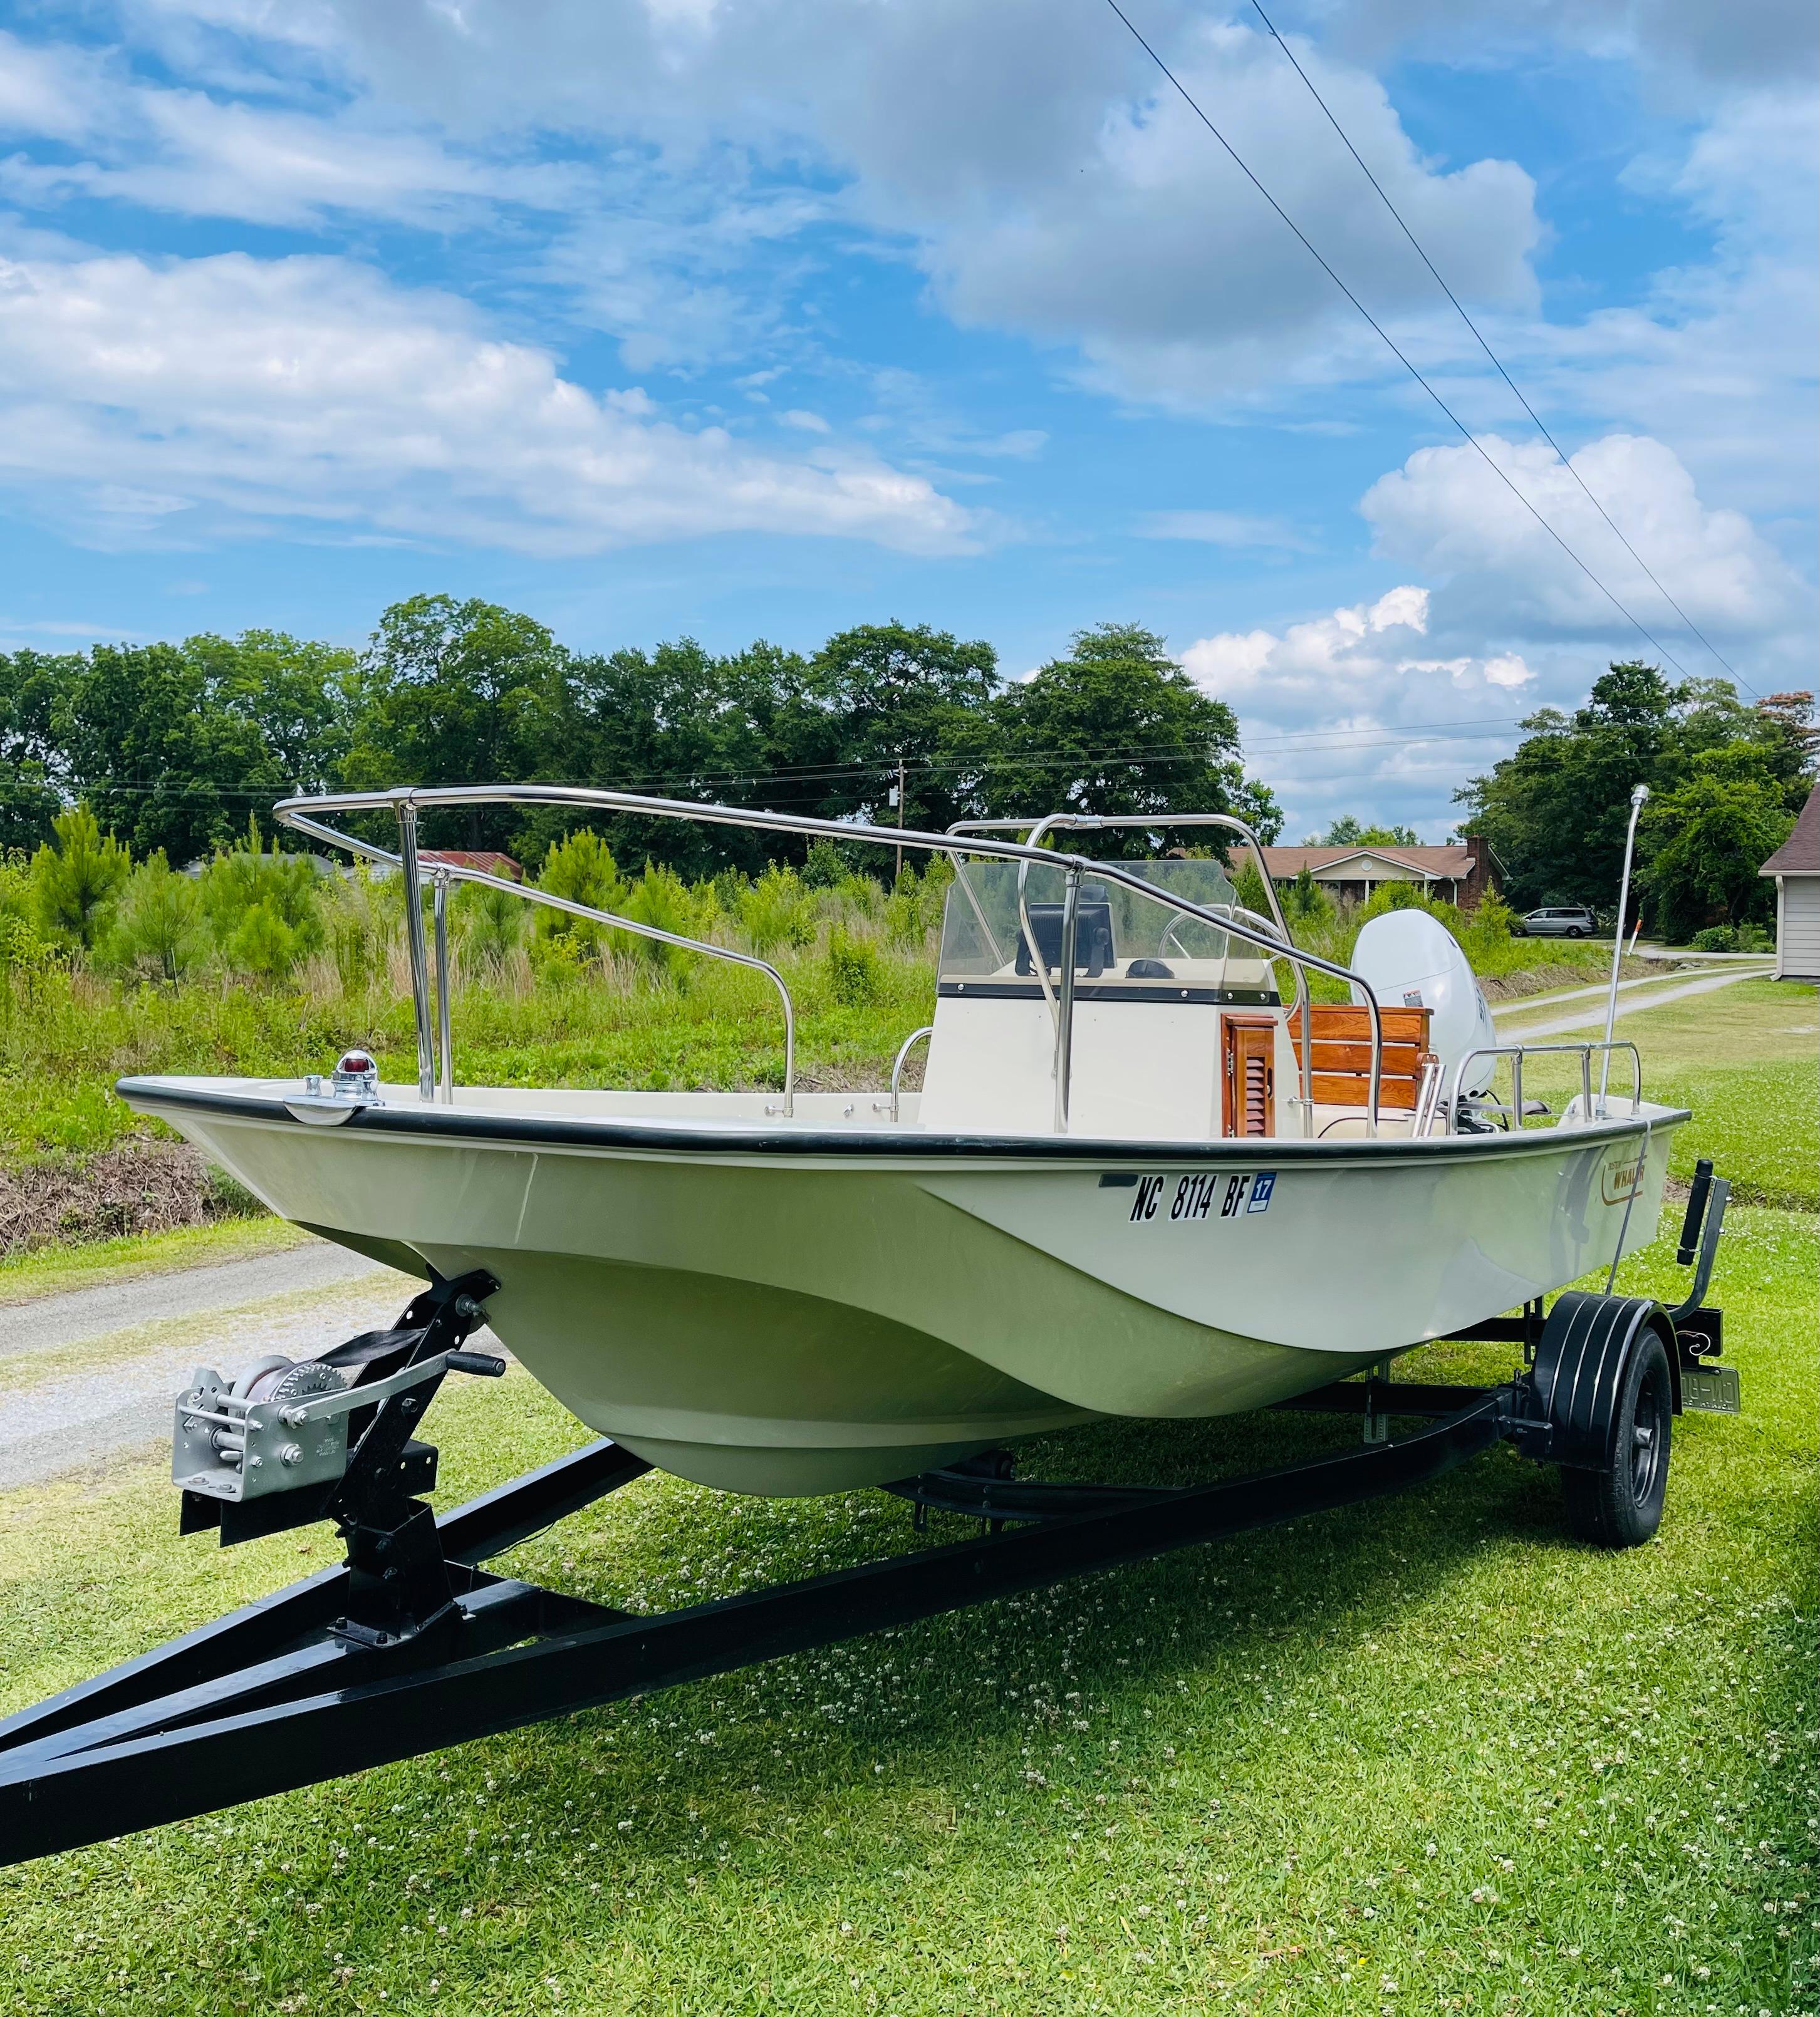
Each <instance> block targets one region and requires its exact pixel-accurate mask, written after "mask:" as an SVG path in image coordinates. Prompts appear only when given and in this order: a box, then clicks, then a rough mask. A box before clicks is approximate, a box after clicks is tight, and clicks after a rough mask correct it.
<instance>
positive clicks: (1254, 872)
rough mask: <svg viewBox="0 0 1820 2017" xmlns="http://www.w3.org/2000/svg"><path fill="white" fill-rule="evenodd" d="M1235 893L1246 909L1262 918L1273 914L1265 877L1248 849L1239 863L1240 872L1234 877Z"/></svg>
mask: <svg viewBox="0 0 1820 2017" xmlns="http://www.w3.org/2000/svg"><path fill="white" fill-rule="evenodd" d="M1233 894H1234V895H1235V896H1236V897H1237V898H1238V900H1239V901H1240V904H1243V905H1244V907H1245V909H1247V910H1248V911H1253V912H1255V914H1256V915H1258V917H1260V918H1268V917H1269V916H1270V915H1271V910H1270V893H1269V890H1268V889H1266V888H1265V887H1264V879H1263V877H1262V875H1259V874H1258V864H1257V863H1256V862H1255V861H1253V860H1252V859H1251V854H1250V852H1249V851H1247V853H1246V854H1245V857H1244V860H1243V861H1241V862H1240V864H1239V872H1238V874H1237V875H1235V876H1234V877H1233Z"/></svg>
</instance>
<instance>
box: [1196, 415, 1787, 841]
mask: <svg viewBox="0 0 1820 2017" xmlns="http://www.w3.org/2000/svg"><path fill="white" fill-rule="evenodd" d="M1485 446H1486V449H1488V451H1489V452H1490V453H1491V454H1492V455H1493V457H1494V458H1495V460H1497V462H1498V464H1499V465H1500V467H1503V468H1504V469H1505V470H1506V471H1508V472H1509V474H1511V477H1512V478H1513V479H1514V480H1515V482H1517V484H1518V485H1519V487H1520V488H1521V489H1522V490H1523V491H1524V492H1525V493H1526V494H1527V495H1528V496H1530V497H1531V498H1532V499H1533V500H1534V501H1535V502H1536V503H1537V506H1538V507H1540V510H1541V511H1543V512H1544V514H1545V515H1546V516H1547V518H1549V520H1550V521H1551V522H1552V523H1553V524H1555V525H1557V526H1558V527H1559V528H1560V529H1562V531H1563V532H1564V533H1565V534H1566V536H1568V537H1569V539H1570V540H1571V541H1572V543H1573V544H1574V545H1575V546H1576V547H1577V548H1578V549H1579V550H1580V551H1581V552H1582V553H1583V554H1584V555H1585V557H1587V559H1588V561H1591V563H1592V565H1594V566H1595V567H1596V568H1598V572H1600V573H1601V574H1602V576H1604V577H1605V579H1607V580H1609V582H1611V583H1612V586H1613V587H1614V588H1615V589H1616V590H1617V591H1618V592H1619V593H1620V594H1621V595H1622V596H1623V597H1624V599H1625V600H1626V601H1627V602H1628V603H1629V604H1630V606H1631V607H1632V608H1634V609H1635V610H1636V612H1637V613H1638V615H1640V616H1641V617H1642V619H1643V620H1644V621H1645V622H1648V623H1650V625H1651V627H1652V629H1654V630H1656V634H1657V635H1658V636H1659V637H1662V638H1663V639H1664V640H1666V641H1667V642H1668V643H1669V644H1670V648H1672V649H1673V650H1674V651H1675V653H1676V655H1677V656H1678V657H1679V658H1680V659H1681V663H1682V665H1683V666H1685V668H1686V669H1687V670H1688V671H1689V672H1692V673H1699V674H1702V675H1718V674H1720V673H1721V667H1720V666H1719V665H1718V664H1717V662H1715V661H1713V659H1711V658H1710V656H1708V655H1706V653H1705V652H1704V650H1703V648H1702V647H1700V646H1699V644H1697V643H1696V642H1695V640H1692V639H1691V638H1690V637H1688V636H1687V634H1686V633H1685V632H1683V631H1682V630H1681V629H1680V627H1679V624H1678V619H1676V618H1675V616H1674V612H1672V611H1671V610H1670V609H1668V608H1667V607H1666V605H1664V604H1663V603H1662V601H1661V600H1660V597H1659V595H1658V594H1657V591H1656V590H1654V589H1653V588H1652V587H1651V586H1650V585H1649V583H1648V580H1647V579H1646V578H1645V576H1643V575H1642V574H1641V572H1640V570H1639V569H1638V567H1637V564H1636V562H1635V561H1633V560H1632V559H1631V558H1630V556H1629V555H1628V554H1626V553H1625V552H1624V550H1623V547H1622V546H1621V545H1620V543H1619V542H1618V540H1617V539H1616V536H1615V535H1614V534H1613V533H1612V532H1611V530H1610V529H1609V527H1607V526H1606V525H1605V524H1604V522H1603V521H1602V520H1601V519H1600V518H1598V514H1597V513H1596V511H1594V507H1592V505H1591V504H1590V503H1588V502H1587V499H1586V496H1585V494H1584V493H1583V492H1582V491H1581V490H1580V488H1579V486H1578V485H1576V483H1575V482H1574V481H1573V475H1572V474H1571V473H1570V472H1569V470H1568V469H1567V468H1566V467H1565V466H1564V465H1563V464H1562V462H1561V461H1560V460H1559V459H1558V457H1557V456H1555V454H1554V453H1553V452H1552V451H1551V449H1548V448H1547V446H1545V445H1544V444H1541V443H1529V444H1523V445H1513V444H1512V443H1511V442H1507V441H1504V440H1503V439H1501V438H1499V437H1497V436H1496V435H1493V436H1490V437H1488V438H1486V441H1485ZM1574 467H1575V468H1576V469H1577V470H1578V471H1580V474H1581V475H1582V476H1583V478H1585V480H1586V482H1587V486H1588V487H1589V488H1590V489H1591V490H1592V491H1593V493H1594V495H1595V496H1598V498H1599V499H1600V500H1601V501H1602V503H1604V504H1605V507H1606V509H1607V510H1608V511H1609V512H1610V513H1611V514H1612V518H1614V519H1616V521H1617V522H1618V524H1619V525H1621V526H1623V529H1624V530H1625V532H1626V533H1627V535H1628V536H1629V537H1630V539H1631V541H1632V543H1633V544H1634V545H1635V546H1636V547H1638V550H1640V551H1641V552H1642V553H1645V554H1647V555H1648V557H1649V560H1650V564H1651V565H1652V567H1653V568H1655V570H1656V573H1657V574H1658V575H1659V576H1660V577H1661V579H1663V581H1664V582H1665V583H1668V584H1669V585H1670V587H1671V588H1672V590H1673V592H1674V596H1675V598H1676V600H1677V601H1678V602H1679V603H1680V604H1681V607H1682V608H1683V609H1685V611H1686V612H1687V613H1688V615H1689V616H1690V617H1692V619H1693V620H1694V621H1695V622H1696V623H1698V624H1699V626H1700V628H1701V629H1702V630H1703V632H1704V633H1706V636H1707V637H1709V638H1710V639H1711V640H1713V643H1714V644H1716V645H1717V647H1718V648H1719V649H1720V650H1721V651H1724V652H1725V653H1726V654H1727V655H1728V658H1730V659H1732V662H1733V663H1734V664H1735V666H1737V667H1738V669H1739V672H1740V673H1741V674H1742V677H1743V678H1744V679H1745V680H1746V681H1747V682H1748V683H1749V684H1750V685H1753V686H1754V687H1756V688H1757V690H1758V691H1761V692H1768V691H1771V690H1772V689H1773V688H1775V687H1789V686H1791V685H1794V684H1807V680H1808V679H1809V677H1810V668H1809V653H1810V649H1811V646H1810V638H1811V613H1810V604H1811V591H1810V590H1808V589H1807V586H1806V584H1805V583H1803V582H1802V581H1801V579H1800V577H1799V576H1797V575H1796V574H1795V572H1793V569H1792V568H1789V565H1788V564H1787V563H1786V561H1784V560H1783V559H1782V557H1781V556H1780V555H1779V554H1778V553H1777V552H1776V551H1775V549H1774V548H1773V547H1771V546H1770V545H1769V544H1768V543H1767V542H1766V541H1765V540H1764V539H1763V538H1762V537H1761V536H1760V534H1758V533H1757V531H1756V530H1755V529H1754V528H1753V526H1752V525H1751V524H1750V521H1749V520H1748V519H1746V518H1744V517H1743V515H1742V514H1740V513H1739V512H1736V511H1716V510H1713V509H1711V508H1710V507H1707V506H1706V505H1705V504H1703V503H1702V502H1701V500H1700V498H1699V494H1698V492H1697V490H1696V489H1695V485H1694V482H1693V479H1692V477H1691V476H1690V475H1689V474H1688V471H1686V469H1685V467H1683V466H1682V465H1681V463H1680V461H1679V460H1677V458H1676V456H1674V453H1672V452H1671V451H1670V449H1667V448H1666V447H1664V446H1663V444H1662V443H1661V442H1657V441H1653V440H1650V439H1648V438H1642V437H1638V436H1634V435H1608V436H1606V437H1605V438H1602V439H1601V440H1599V441H1596V442H1592V443H1591V444H1589V445H1588V446H1587V447H1586V448H1584V449H1582V450H1581V451H1580V453H1579V454H1577V455H1576V456H1575V457H1574ZM1360 511H1361V512H1362V513H1363V516H1364V517H1365V518H1366V520H1367V523H1368V524H1369V525H1370V526H1371V529H1372V531H1373V534H1374V540H1375V543H1376V547H1377V549H1378V552H1379V554H1381V555H1382V556H1383V557H1385V558H1386V559H1388V560H1390V561H1394V562H1396V564H1397V565H1398V566H1399V568H1409V569H1410V570H1411V571H1413V572H1418V573H1421V574H1423V575H1425V576H1428V577H1429V580H1430V582H1431V583H1432V586H1424V585H1419V584H1417V583H1411V582H1406V583H1404V584H1403V585H1402V586H1398V587H1396V588H1393V589H1392V590H1389V591H1388V593H1386V594H1383V595H1381V596H1380V597H1378V598H1377V599H1376V600H1375V601H1371V602H1363V603H1360V604H1356V605H1354V606H1352V607H1350V608H1341V609H1335V610H1333V611H1331V612H1329V613H1327V615H1321V616H1317V617H1314V618H1312V619H1309V620H1308V621H1305V622H1298V623H1291V624H1289V625H1287V626H1285V627H1284V628H1283V629H1282V630H1268V629H1258V630H1251V631H1243V632H1229V633H1222V634H1220V635H1218V636H1215V637H1207V638H1203V639H1201V640H1200V641H1199V642H1198V643H1196V644H1192V645H1190V647H1189V648H1188V649H1187V650H1186V651H1184V652H1183V655H1182V662H1183V665H1184V666H1186V668H1187V669H1188V671H1189V672H1190V674H1191V675H1192V676H1193V677H1194V678H1195V679H1196V680H1197V681H1198V682H1199V683H1200V684H1201V685H1202V686H1203V687H1205V688H1206V689H1207V690H1208V691H1209V692H1211V693H1213V694H1215V695H1217V696H1218V697H1219V698H1221V699H1222V700H1225V701H1227V702H1230V704H1231V705H1233V707H1234V708H1235V709H1237V712H1238V714H1239V716H1240V720H1241V722H1242V723H1243V724H1244V730H1245V737H1246V748H1247V752H1248V757H1249V759H1250V761H1251V763H1252V765H1253V766H1254V767H1255V769H1256V770H1257V771H1258V774H1260V775H1261V776H1262V777H1263V778H1266V780H1267V781H1269V783H1270V784H1272V785H1273V786H1275V787H1276V788H1277V790H1278V791H1279V792H1280V793H1281V794H1282V796H1284V800H1285V802H1286V803H1287V805H1288V806H1289V808H1290V810H1291V820H1290V824H1291V828H1292V830H1294V831H1295V832H1302V831H1304V830H1305V829H1309V828H1319V827H1322V826H1324V825H1325V824H1327V823H1328V822H1329V821H1331V819H1332V818H1333V817H1335V816H1336V815H1337V814H1340V813H1342V812H1352V813H1356V814H1363V815H1367V816H1370V817H1374V818H1378V819H1381V820H1385V821H1404V822H1407V823H1409V824H1414V825H1416V826H1417V827H1418V828H1420V829H1421V830H1422V831H1423V832H1425V834H1427V835H1429V836H1431V837H1432V838H1436V839H1439V838H1441V837H1443V835H1444V833H1445V831H1446V825H1447V822H1448V820H1449V817H1450V810H1449V808H1450V798H1451V793H1452V792H1453V788H1454V787H1455V786H1457V785H1458V784H1459V782H1460V781H1461V778H1463V777H1464V776H1465V775H1467V774H1470V773H1471V772H1473V771H1476V770H1482V769H1483V768H1484V767H1486V764H1488V763H1490V762H1492V761H1493V760H1495V759H1496V758H1497V756H1500V755H1502V754H1503V753H1504V752H1505V750H1507V749H1508V748H1509V747H1510V746H1511V745H1512V744H1514V743H1515V741H1516V740H1517V738H1518V733H1519V732H1520V731H1518V727H1517V717H1518V716H1522V715H1527V714H1529V713H1532V712H1533V710H1534V709H1537V708H1538V707H1540V706H1542V705H1556V706H1561V707H1566V708H1572V707H1574V706H1576V705H1579V704H1580V702H1582V701H1583V699H1584V698H1585V695H1586V692H1587V688H1588V687H1590V686H1591V683H1592V680H1593V678H1594V676H1595V675H1596V674H1597V673H1598V672H1599V671H1600V670H1602V669H1603V667H1604V666H1605V664H1606V663H1607V662H1609V660H1611V659H1616V658H1630V657H1635V656H1639V655H1641V656H1642V657H1645V658H1647V659H1652V660H1658V654H1657V653H1656V652H1655V651H1653V650H1652V648H1650V647H1649V646H1648V644H1646V643H1645V641H1644V640H1642V639H1641V638H1640V637H1638V635H1637V634H1636V633H1635V632H1634V631H1633V630H1629V629H1628V628H1627V626H1626V624H1625V622H1624V620H1623V618H1622V617H1621V616H1620V615H1618V613H1617V612H1616V611H1615V610H1614V609H1613V608H1612V606H1611V604H1609V602H1607V601H1605V597H1603V596H1602V595H1601V594H1599V592H1598V590H1597V589H1596V588H1595V587H1594V586H1593V585H1592V584H1591V583H1589V582H1588V581H1587V579H1586V577H1585V576H1584V575H1583V574H1582V573H1581V572H1580V570H1579V569H1578V568H1576V567H1575V566H1574V565H1573V562H1572V561H1570V560H1569V559H1568V558H1567V557H1565V555H1564V554H1562V550H1561V549H1560V548H1559V547H1558V546H1557V545H1556V544H1555V542H1554V541H1553V540H1552V539H1550V538H1549V536H1548V535H1547V532H1545V531H1544V529H1542V527H1541V526H1540V525H1538V524H1537V521H1536V520H1535V519H1534V518H1533V517H1532V516H1531V515H1530V514H1529V512H1527V511H1526V510H1525V509H1524V507H1523V506H1522V503H1520V502H1519V501H1518V500H1517V499H1516V498H1515V497H1513V496H1511V493H1510V492H1509V491H1508V489H1505V487H1504V485H1503V484H1501V483H1500V482H1499V481H1498V479H1497V476H1496V475H1495V474H1493V471H1490V470H1489V469H1488V468H1487V467H1486V465H1485V464H1484V462H1483V461H1482V460H1481V459H1480V458H1479V456H1478V455H1477V454H1476V453H1475V451H1474V450H1473V449H1472V448H1470V447H1469V446H1466V445H1464V444H1462V445H1461V446H1457V447H1450V448H1426V449H1418V450H1417V452H1416V453H1414V455H1412V456H1410V457H1409V458H1408V460H1407V461H1406V462H1405V463H1404V464H1403V466H1402V467H1400V468H1399V469H1396V470H1393V471H1390V472H1389V473H1388V474H1386V475H1385V476H1383V477H1381V478H1379V479H1378V482H1375V483H1374V484H1373V485H1372V486H1371V487H1370V489H1369V490H1368V491H1367V493H1365V496H1364V497H1363V499H1362V500H1360ZM1626 571H1627V572H1626ZM1650 597H1654V598H1655V600H1654V601H1653V602H1651V601H1649V600H1648V598H1650ZM1652 619H1655V620H1654V621H1652ZM1658 662H1659V661H1658ZM1667 669H1669V670H1670V672H1671V674H1672V671H1673V668H1672V666H1670V667H1668V668H1667Z"/></svg>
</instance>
